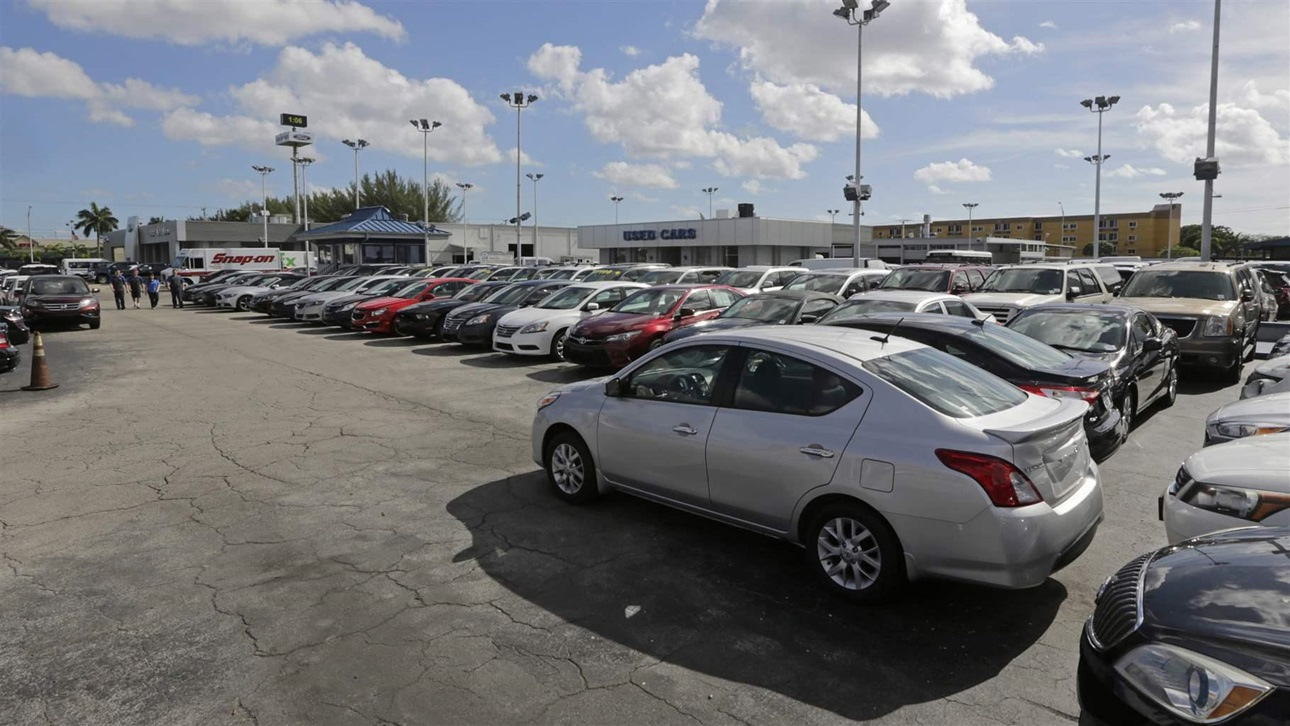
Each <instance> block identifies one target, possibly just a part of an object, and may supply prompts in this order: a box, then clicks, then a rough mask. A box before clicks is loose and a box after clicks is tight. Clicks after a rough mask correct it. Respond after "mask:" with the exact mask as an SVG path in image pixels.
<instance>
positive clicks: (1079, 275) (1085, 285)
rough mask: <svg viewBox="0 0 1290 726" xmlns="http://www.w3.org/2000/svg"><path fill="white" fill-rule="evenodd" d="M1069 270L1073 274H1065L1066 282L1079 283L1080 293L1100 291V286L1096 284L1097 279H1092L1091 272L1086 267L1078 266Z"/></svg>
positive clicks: (1086, 293)
mask: <svg viewBox="0 0 1290 726" xmlns="http://www.w3.org/2000/svg"><path fill="white" fill-rule="evenodd" d="M1071 272H1073V273H1075V274H1074V275H1068V276H1067V280H1068V284H1073V285H1079V286H1080V294H1081V295H1092V294H1094V293H1099V292H1101V291H1102V288H1100V287H1098V285H1097V280H1095V279H1093V274H1092V273H1090V272H1089V271H1088V269H1086V268H1083V267H1078V268H1076V269H1074V270H1071ZM1067 289H1068V290H1069V289H1070V288H1069V287H1068V288H1067Z"/></svg>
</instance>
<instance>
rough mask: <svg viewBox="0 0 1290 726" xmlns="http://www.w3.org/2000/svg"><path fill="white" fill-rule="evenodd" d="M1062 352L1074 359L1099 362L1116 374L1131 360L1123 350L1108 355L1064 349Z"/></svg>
mask: <svg viewBox="0 0 1290 726" xmlns="http://www.w3.org/2000/svg"><path fill="white" fill-rule="evenodd" d="M1062 352H1063V353H1067V354H1069V355H1072V356H1075V357H1076V358H1083V359H1084V360H1092V361H1100V362H1102V363H1105V364H1107V365H1108V366H1110V367H1111V369H1112V370H1114V371H1115V372H1116V373H1119V372H1120V369H1122V368H1126V367H1128V364H1129V361H1130V360H1131V359H1130V357H1129V356H1127V355H1125V350H1124V349H1123V348H1121V349H1120V350H1113V351H1111V352H1109V353H1097V352H1094V351H1086V350H1066V349H1062Z"/></svg>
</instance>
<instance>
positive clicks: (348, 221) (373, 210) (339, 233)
mask: <svg viewBox="0 0 1290 726" xmlns="http://www.w3.org/2000/svg"><path fill="white" fill-rule="evenodd" d="M427 236H428V237H430V238H432V239H436V240H442V239H447V238H448V237H450V236H451V234H450V233H448V232H444V231H442V230H439V229H436V228H435V226H434V225H433V224H432V225H430V229H429V231H427V230H426V229H425V228H423V227H422V226H421V223H420V222H405V221H403V220H401V219H395V218H394V216H393V215H391V214H390V210H388V209H386V208H385V207H363V208H361V209H358V210H355V211H354V213H353V214H351V215H349V216H348V217H346V218H344V219H342V220H340V221H339V222H333V223H331V224H328V225H325V226H322V227H315V228H313V229H311V230H309V231H308V232H297V233H296V239H301V240H315V239H335V238H341V237H378V238H393V239H400V238H403V239H425V238H426V237H427Z"/></svg>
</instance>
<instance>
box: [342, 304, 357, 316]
mask: <svg viewBox="0 0 1290 726" xmlns="http://www.w3.org/2000/svg"><path fill="white" fill-rule="evenodd" d="M356 307H358V303H357V302H352V303H348V304H346V305H341V306H340V311H341V312H342V313H347V312H349V311H350V310H353V309H354V308H356Z"/></svg>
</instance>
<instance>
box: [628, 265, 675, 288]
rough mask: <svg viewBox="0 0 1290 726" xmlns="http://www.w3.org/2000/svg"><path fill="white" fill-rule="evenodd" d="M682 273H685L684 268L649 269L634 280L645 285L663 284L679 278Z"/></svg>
mask: <svg viewBox="0 0 1290 726" xmlns="http://www.w3.org/2000/svg"><path fill="white" fill-rule="evenodd" d="M683 274H685V271H684V270H669V269H667V268H663V269H661V270H650V271H649V272H646V273H645V274H644V275H641V276H640V277H638V278H636V281H637V282H643V283H645V284H646V285H665V284H668V283H672V282H676V281H677V280H679V279H681V275H683Z"/></svg>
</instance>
